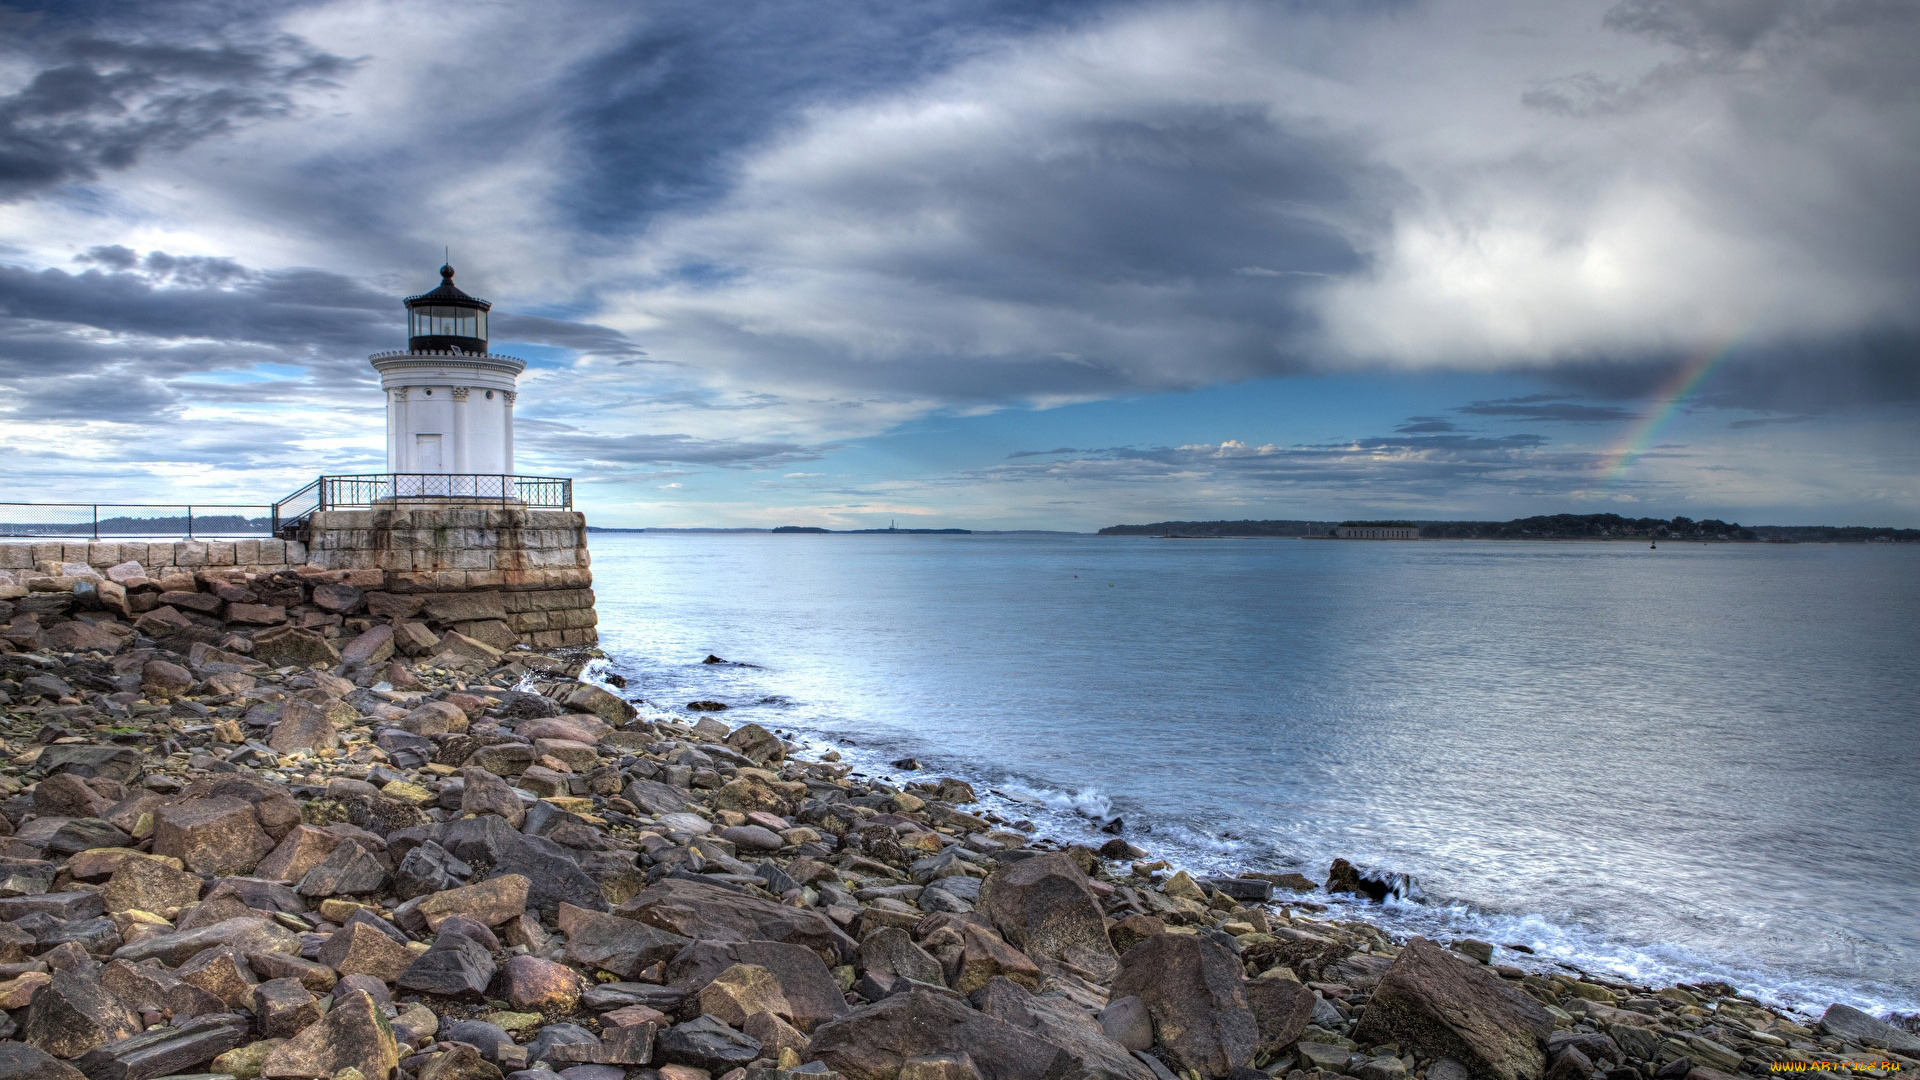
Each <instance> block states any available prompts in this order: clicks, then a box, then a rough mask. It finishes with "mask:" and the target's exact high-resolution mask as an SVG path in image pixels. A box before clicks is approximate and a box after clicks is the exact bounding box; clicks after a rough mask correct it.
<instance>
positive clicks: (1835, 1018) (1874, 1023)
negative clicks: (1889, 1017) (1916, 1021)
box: [1820, 1004, 1920, 1057]
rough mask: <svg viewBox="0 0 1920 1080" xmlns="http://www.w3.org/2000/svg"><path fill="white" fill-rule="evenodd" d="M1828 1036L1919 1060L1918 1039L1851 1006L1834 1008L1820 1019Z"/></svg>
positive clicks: (1919, 1048)
mask: <svg viewBox="0 0 1920 1080" xmlns="http://www.w3.org/2000/svg"><path fill="white" fill-rule="evenodd" d="M1820 1026H1821V1027H1822V1028H1825V1029H1826V1032H1827V1034H1829V1035H1835V1036H1838V1037H1840V1038H1842V1039H1848V1040H1851V1041H1853V1042H1857V1043H1859V1044H1860V1045H1862V1046H1871V1047H1874V1048H1875V1049H1884V1050H1892V1051H1893V1052H1895V1053H1897V1054H1904V1055H1906V1056H1908V1057H1916V1056H1920V1035H1915V1034H1914V1033H1912V1032H1910V1031H1902V1030H1900V1029H1899V1028H1897V1027H1894V1026H1893V1025H1892V1024H1889V1023H1887V1022H1886V1021H1884V1020H1879V1019H1875V1018H1874V1017H1873V1016H1872V1015H1870V1014H1868V1013H1864V1012H1861V1011H1860V1010H1859V1009H1856V1008H1854V1007H1853V1006H1851V1005H1840V1004H1834V1005H1829V1006H1827V1011H1826V1013H1825V1014H1823V1015H1822V1016H1821V1017H1820Z"/></svg>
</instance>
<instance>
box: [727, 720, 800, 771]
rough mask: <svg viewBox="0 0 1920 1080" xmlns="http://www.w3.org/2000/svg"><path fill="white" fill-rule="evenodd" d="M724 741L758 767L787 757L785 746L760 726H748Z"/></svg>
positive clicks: (736, 731)
mask: <svg viewBox="0 0 1920 1080" xmlns="http://www.w3.org/2000/svg"><path fill="white" fill-rule="evenodd" d="M724 741H725V742H726V744H727V745H728V746H731V747H733V748H734V749H735V750H738V751H740V752H741V753H743V754H745V755H747V756H748V757H750V758H752V759H753V762H754V764H756V765H765V764H766V763H768V762H769V761H779V760H781V759H782V758H784V757H785V756H786V752H787V748H786V746H785V744H783V743H782V742H781V741H780V739H779V738H778V737H777V736H775V735H774V733H773V732H771V731H768V730H767V729H766V728H763V727H761V726H760V725H759V724H746V725H744V726H742V727H740V728H739V729H737V730H735V731H734V732H733V733H732V734H730V735H728V736H727V737H726V739H725V740H724Z"/></svg>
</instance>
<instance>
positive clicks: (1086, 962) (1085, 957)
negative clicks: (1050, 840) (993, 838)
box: [979, 853, 1119, 982]
mask: <svg viewBox="0 0 1920 1080" xmlns="http://www.w3.org/2000/svg"><path fill="white" fill-rule="evenodd" d="M979 910H980V911H981V912H982V913H983V914H985V915H986V916H987V917H988V918H989V919H991V920H992V921H993V924H994V926H996V927H998V928H999V930H1000V932H1001V934H1002V935H1004V936H1005V937H1006V940H1007V942H1008V944H1010V945H1013V946H1014V947H1015V948H1018V949H1019V950H1021V951H1022V952H1024V953H1026V954H1027V955H1028V956H1030V957H1034V958H1036V959H1038V958H1046V959H1051V960H1058V961H1062V962H1064V963H1067V964H1070V965H1072V966H1073V967H1074V968H1077V969H1079V970H1080V971H1084V972H1088V973H1090V977H1091V978H1092V979H1093V980H1094V981H1096V982H1105V981H1107V980H1108V979H1110V978H1112V977H1113V973H1114V971H1115V970H1116V969H1117V968H1118V966H1119V957H1118V956H1116V955H1115V954H1114V951H1113V944H1112V943H1111V942H1110V941H1108V940H1107V924H1106V916H1105V915H1104V914H1103V913H1102V911H1101V908H1100V901H1099V898H1098V897H1096V896H1095V895H1094V893H1093V890H1092V889H1091V888H1090V887H1089V886H1088V885H1087V878H1086V875H1085V874H1084V873H1082V872H1081V871H1080V868H1079V867H1078V866H1076V865H1074V863H1073V860H1072V859H1070V858H1068V857H1067V856H1066V855H1064V854H1058V853H1054V854H1045V855H1036V856H1034V857H1032V858H1027V859H1022V860H1020V861H1019V862H1016V863H1013V864H1011V865H1006V866H1002V867H1000V868H999V869H997V870H995V871H994V872H993V873H992V874H990V875H988V877H987V880H986V882H985V883H984V884H982V885H981V887H980V904H979Z"/></svg>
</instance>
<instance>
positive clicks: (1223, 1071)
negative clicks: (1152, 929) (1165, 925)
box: [1113, 934, 1384, 1076]
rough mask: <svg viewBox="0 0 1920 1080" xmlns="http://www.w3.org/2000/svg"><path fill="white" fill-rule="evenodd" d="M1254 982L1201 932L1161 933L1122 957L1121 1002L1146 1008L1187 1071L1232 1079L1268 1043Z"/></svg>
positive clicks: (1117, 986)
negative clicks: (1252, 1004) (1253, 997)
mask: <svg viewBox="0 0 1920 1080" xmlns="http://www.w3.org/2000/svg"><path fill="white" fill-rule="evenodd" d="M1246 981H1247V978H1246V973H1245V972H1244V971H1242V970H1241V967H1240V958H1239V957H1237V956H1235V955H1234V954H1233V952H1232V950H1230V949H1228V948H1227V947H1226V946H1224V945H1220V944H1218V943H1216V942H1213V941H1209V940H1207V939H1206V938H1203V937H1200V936H1199V935H1197V934H1156V935H1154V936H1153V937H1150V938H1148V939H1146V940H1145V941H1142V942H1141V943H1139V944H1138V945H1135V946H1134V947H1133V948H1131V949H1128V950H1127V955H1125V956H1123V957H1121V958H1120V974H1119V975H1118V976H1117V977H1116V978H1115V979H1114V980H1113V996H1114V997H1115V998H1123V997H1129V996H1133V997H1138V998H1139V999H1140V1000H1141V1001H1143V1002H1145V1003H1146V1006H1147V1013H1148V1015H1149V1016H1151V1017H1152V1018H1153V1034H1154V1041H1155V1042H1157V1043H1159V1044H1160V1045H1161V1046H1164V1047H1166V1048H1167V1049H1168V1050H1169V1051H1171V1052H1172V1053H1173V1055H1174V1056H1175V1057H1176V1058H1178V1059H1179V1060H1180V1065H1181V1068H1182V1069H1192V1070H1194V1071H1196V1072H1198V1073H1200V1074H1201V1075H1202V1076H1226V1075H1229V1074H1230V1073H1232V1072H1233V1070H1235V1069H1237V1068H1244V1067H1245V1066H1246V1065H1247V1063H1248V1061H1249V1060H1251V1059H1252V1057H1253V1054H1254V1051H1255V1050H1256V1049H1258V1048H1259V1045H1260V1028H1259V1024H1258V1023H1257V1022H1256V1021H1255V1020H1254V1017H1253V1010H1252V1009H1250V1008H1248V1006H1247V996H1246V989H1245V987H1246ZM1376 1041H1384V1040H1376Z"/></svg>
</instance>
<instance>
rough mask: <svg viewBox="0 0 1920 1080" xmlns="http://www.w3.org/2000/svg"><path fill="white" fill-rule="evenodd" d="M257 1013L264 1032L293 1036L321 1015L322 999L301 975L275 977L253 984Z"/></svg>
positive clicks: (264, 1034)
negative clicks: (297, 976)
mask: <svg viewBox="0 0 1920 1080" xmlns="http://www.w3.org/2000/svg"><path fill="white" fill-rule="evenodd" d="M253 1015H254V1019H255V1021H256V1022H257V1023H258V1024H259V1025H260V1034H261V1035H263V1036H265V1037H266V1038H269V1039H281V1038H289V1037H291V1036H294V1035H297V1034H299V1033H300V1032H302V1031H305V1030H306V1028H307V1025H308V1024H311V1023H313V1022H314V1021H316V1020H318V1019H320V1002H319V1001H318V1000H317V999H316V998H315V997H314V996H313V992H312V991H311V990H308V989H307V988H306V987H305V986H302V985H301V984H300V981H299V980H298V979H272V980H269V981H267V982H263V983H261V984H260V985H258V986H256V987H254V988H253Z"/></svg>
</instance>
